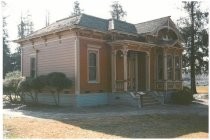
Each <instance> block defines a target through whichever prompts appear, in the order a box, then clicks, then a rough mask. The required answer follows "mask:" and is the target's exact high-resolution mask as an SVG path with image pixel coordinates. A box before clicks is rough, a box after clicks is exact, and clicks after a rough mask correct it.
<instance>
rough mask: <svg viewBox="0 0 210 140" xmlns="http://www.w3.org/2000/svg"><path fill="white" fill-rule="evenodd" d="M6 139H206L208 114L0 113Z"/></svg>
mask: <svg viewBox="0 0 210 140" xmlns="http://www.w3.org/2000/svg"><path fill="white" fill-rule="evenodd" d="M4 130H7V131H8V132H7V136H6V137H7V138H176V137H184V138H198V137H199V138H207V137H208V117H207V116H198V115H157V114H153V115H143V116H138V115H136V116H125V117H123V116H118V117H100V118H94V119H83V120H80V119H78V120H70V119H65V120H64V119H60V120H46V119H36V118H23V117H19V118H9V117H6V116H4Z"/></svg>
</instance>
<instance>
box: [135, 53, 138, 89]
mask: <svg viewBox="0 0 210 140" xmlns="http://www.w3.org/2000/svg"><path fill="white" fill-rule="evenodd" d="M138 82H139V77H138V54H135V87H136V91H137V90H138Z"/></svg>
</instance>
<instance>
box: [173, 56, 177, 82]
mask: <svg viewBox="0 0 210 140" xmlns="http://www.w3.org/2000/svg"><path fill="white" fill-rule="evenodd" d="M175 58H176V57H175V55H174V54H173V80H174V81H175V80H176V78H175V73H176V72H175V68H176V63H175Z"/></svg>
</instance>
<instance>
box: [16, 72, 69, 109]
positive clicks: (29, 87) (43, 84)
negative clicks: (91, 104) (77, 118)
mask: <svg viewBox="0 0 210 140" xmlns="http://www.w3.org/2000/svg"><path fill="white" fill-rule="evenodd" d="M71 86H72V81H71V80H70V79H68V78H67V77H66V75H65V74H63V73H61V72H52V73H49V74H48V75H41V76H38V77H36V78H30V77H28V78H25V79H24V80H22V81H21V82H20V83H19V86H18V91H21V93H22V94H21V95H22V96H21V97H22V100H23V101H24V95H25V94H27V95H29V96H30V97H31V99H32V101H33V102H34V103H38V94H39V93H41V92H42V90H43V89H46V90H48V91H50V93H51V94H52V95H53V98H54V101H55V104H56V105H59V100H60V92H61V91H62V90H64V89H66V88H70V87H71Z"/></svg>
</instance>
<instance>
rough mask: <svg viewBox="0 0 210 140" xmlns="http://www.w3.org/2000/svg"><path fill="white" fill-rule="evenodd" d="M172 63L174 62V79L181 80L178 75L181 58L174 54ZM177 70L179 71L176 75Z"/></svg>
mask: <svg viewBox="0 0 210 140" xmlns="http://www.w3.org/2000/svg"><path fill="white" fill-rule="evenodd" d="M177 58H178V62H179V67H178V68H177V65H176V59H177ZM174 63H175V64H174V65H175V66H174V67H175V68H174V70H175V71H174V72H175V80H176V81H179V80H181V76H180V75H181V58H180V56H178V55H175V56H174ZM177 71H178V72H179V73H178V75H177Z"/></svg>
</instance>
